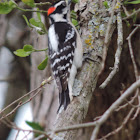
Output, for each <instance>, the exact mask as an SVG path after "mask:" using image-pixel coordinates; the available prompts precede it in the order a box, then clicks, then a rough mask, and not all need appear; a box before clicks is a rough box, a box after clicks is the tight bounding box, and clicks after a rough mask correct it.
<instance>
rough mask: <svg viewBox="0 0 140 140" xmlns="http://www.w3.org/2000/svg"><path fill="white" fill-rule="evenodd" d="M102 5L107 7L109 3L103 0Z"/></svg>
mask: <svg viewBox="0 0 140 140" xmlns="http://www.w3.org/2000/svg"><path fill="white" fill-rule="evenodd" d="M103 5H104V6H105V8H106V9H108V8H109V5H108V2H107V1H104V2H103Z"/></svg>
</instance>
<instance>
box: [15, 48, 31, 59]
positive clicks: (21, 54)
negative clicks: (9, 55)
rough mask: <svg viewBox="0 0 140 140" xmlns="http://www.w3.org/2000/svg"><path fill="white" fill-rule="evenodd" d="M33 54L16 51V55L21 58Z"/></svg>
mask: <svg viewBox="0 0 140 140" xmlns="http://www.w3.org/2000/svg"><path fill="white" fill-rule="evenodd" d="M31 53H32V52H25V51H24V50H23V49H18V50H16V51H14V54H15V55H17V56H19V57H26V56H29V55H30V54H31Z"/></svg>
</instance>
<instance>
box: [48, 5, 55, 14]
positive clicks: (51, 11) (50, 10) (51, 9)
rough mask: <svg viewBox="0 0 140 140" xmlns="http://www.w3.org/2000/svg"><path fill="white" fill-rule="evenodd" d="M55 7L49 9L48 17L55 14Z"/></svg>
mask: <svg viewBox="0 0 140 140" xmlns="http://www.w3.org/2000/svg"><path fill="white" fill-rule="evenodd" d="M55 9H56V8H55V7H50V8H49V9H48V16H49V15H50V14H51V13H53V12H54V11H55Z"/></svg>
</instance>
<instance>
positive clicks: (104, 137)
mask: <svg viewBox="0 0 140 140" xmlns="http://www.w3.org/2000/svg"><path fill="white" fill-rule="evenodd" d="M133 112H134V108H132V109H131V110H130V112H129V113H128V115H127V116H126V118H125V119H124V121H123V122H122V124H121V126H120V127H118V128H117V129H115V130H113V131H112V132H110V133H108V134H107V135H105V136H103V137H102V138H100V139H98V140H105V139H106V138H108V137H110V136H111V135H114V134H116V133H118V132H119V131H120V130H121V129H122V128H123V127H124V126H125V125H126V123H127V122H128V120H129V118H130V116H131V115H132V113H133Z"/></svg>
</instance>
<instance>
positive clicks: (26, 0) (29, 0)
mask: <svg viewBox="0 0 140 140" xmlns="http://www.w3.org/2000/svg"><path fill="white" fill-rule="evenodd" d="M22 2H23V3H25V4H26V5H28V6H30V7H35V4H34V0H22Z"/></svg>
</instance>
